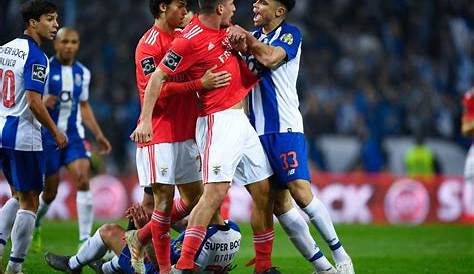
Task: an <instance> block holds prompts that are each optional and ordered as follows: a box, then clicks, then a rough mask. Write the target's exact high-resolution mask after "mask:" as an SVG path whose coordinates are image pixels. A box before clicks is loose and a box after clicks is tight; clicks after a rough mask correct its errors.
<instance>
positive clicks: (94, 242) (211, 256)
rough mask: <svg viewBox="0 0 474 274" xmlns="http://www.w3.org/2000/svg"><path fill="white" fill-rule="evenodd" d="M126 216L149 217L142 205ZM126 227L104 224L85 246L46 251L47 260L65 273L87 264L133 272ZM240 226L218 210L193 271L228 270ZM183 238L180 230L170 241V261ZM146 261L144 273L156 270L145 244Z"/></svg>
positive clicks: (143, 219)
mask: <svg viewBox="0 0 474 274" xmlns="http://www.w3.org/2000/svg"><path fill="white" fill-rule="evenodd" d="M126 215H127V217H128V218H131V219H133V221H134V223H135V226H137V227H138V228H140V227H143V226H144V225H145V224H146V223H147V222H148V221H149V220H150V217H149V216H148V215H147V214H146V213H145V210H144V208H143V207H142V206H141V205H135V206H132V207H131V208H129V209H128V210H127V212H126ZM124 235H125V229H123V228H122V227H120V226H119V225H117V224H105V225H103V226H101V227H100V228H99V229H98V230H97V231H96V233H95V234H94V235H93V236H92V237H91V238H90V239H89V240H87V241H86V243H85V244H84V246H83V247H82V248H81V249H80V250H79V251H78V252H77V253H76V254H75V255H72V256H62V255H56V254H53V253H51V252H47V253H46V254H45V260H46V262H47V263H48V264H49V265H50V266H51V267H52V268H54V269H56V270H59V271H63V272H64V273H81V271H82V268H83V267H84V266H86V265H90V266H91V267H92V268H94V270H95V271H96V273H130V274H133V273H135V272H134V271H133V268H132V265H131V262H130V250H129V248H128V246H127V245H126V243H125V241H124V240H123V238H124ZM240 238H241V234H240V229H239V227H238V226H237V224H235V223H233V222H232V221H224V220H223V219H222V217H221V216H220V214H219V213H218V212H217V213H216V214H215V215H214V216H213V218H212V220H211V225H209V226H208V229H207V234H206V239H205V241H204V243H203V245H202V246H201V248H200V250H199V251H198V253H197V254H198V255H197V256H196V260H195V262H196V264H197V265H198V266H199V269H198V270H197V271H196V272H195V273H209V274H210V273H215V274H224V273H227V272H228V271H229V270H230V269H231V267H232V263H233V260H234V258H235V255H236V254H237V252H238V251H239V248H240ZM183 239H184V233H182V234H181V235H180V236H179V237H178V238H177V239H175V240H173V241H172V244H171V261H172V263H173V264H174V263H176V261H177V260H178V259H179V257H180V255H181V246H182V242H183ZM109 249H110V250H112V251H113V252H114V253H115V254H116V255H117V256H116V257H114V258H113V259H112V260H111V261H109V262H104V261H102V260H101V258H102V256H103V255H104V254H105V253H106V252H107V250H109ZM145 249H146V254H147V258H148V260H147V261H148V263H146V264H145V269H146V272H145V273H147V274H152V273H156V274H157V273H159V268H158V264H157V262H156V259H155V258H156V257H155V254H154V250H153V246H152V245H151V243H150V244H148V245H147V246H146V247H145Z"/></svg>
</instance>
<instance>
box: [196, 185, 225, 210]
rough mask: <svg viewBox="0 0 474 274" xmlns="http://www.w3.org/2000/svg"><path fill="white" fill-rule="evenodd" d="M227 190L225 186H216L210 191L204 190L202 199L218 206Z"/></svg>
mask: <svg viewBox="0 0 474 274" xmlns="http://www.w3.org/2000/svg"><path fill="white" fill-rule="evenodd" d="M227 190H228V188H225V187H216V188H214V189H212V191H205V192H204V195H203V197H202V199H203V200H204V201H206V203H207V204H210V205H213V206H217V207H219V206H220V204H221V203H222V201H224V199H225V196H226V195H227Z"/></svg>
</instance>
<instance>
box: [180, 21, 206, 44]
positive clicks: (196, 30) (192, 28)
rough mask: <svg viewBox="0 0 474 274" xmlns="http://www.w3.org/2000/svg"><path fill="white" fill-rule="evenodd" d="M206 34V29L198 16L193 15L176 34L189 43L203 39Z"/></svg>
mask: <svg viewBox="0 0 474 274" xmlns="http://www.w3.org/2000/svg"><path fill="white" fill-rule="evenodd" d="M205 35H206V29H205V28H204V27H203V26H202V24H201V22H200V21H199V18H198V17H197V16H195V17H194V18H193V19H192V20H191V22H189V24H188V25H187V26H186V27H185V28H184V29H183V30H182V31H181V32H180V33H179V34H178V35H177V36H176V38H181V39H182V40H184V41H189V43H199V42H202V41H203V37H205Z"/></svg>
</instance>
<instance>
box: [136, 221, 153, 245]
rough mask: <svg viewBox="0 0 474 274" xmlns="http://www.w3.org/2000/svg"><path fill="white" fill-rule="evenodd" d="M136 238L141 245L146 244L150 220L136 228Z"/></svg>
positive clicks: (149, 235)
mask: <svg viewBox="0 0 474 274" xmlns="http://www.w3.org/2000/svg"><path fill="white" fill-rule="evenodd" d="M138 240H139V241H140V243H142V245H146V244H147V243H148V242H149V241H150V240H151V222H148V223H147V224H146V225H145V226H144V227H142V228H140V229H139V230H138Z"/></svg>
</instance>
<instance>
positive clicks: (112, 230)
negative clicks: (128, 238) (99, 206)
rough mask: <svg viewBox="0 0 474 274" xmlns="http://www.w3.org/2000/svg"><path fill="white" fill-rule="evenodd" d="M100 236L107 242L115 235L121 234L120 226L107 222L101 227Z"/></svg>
mask: <svg viewBox="0 0 474 274" xmlns="http://www.w3.org/2000/svg"><path fill="white" fill-rule="evenodd" d="M99 233H100V237H101V238H102V240H103V241H104V243H105V242H109V240H110V239H112V238H113V237H114V235H120V226H119V225H116V224H105V225H103V226H101V227H100V228H99Z"/></svg>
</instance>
